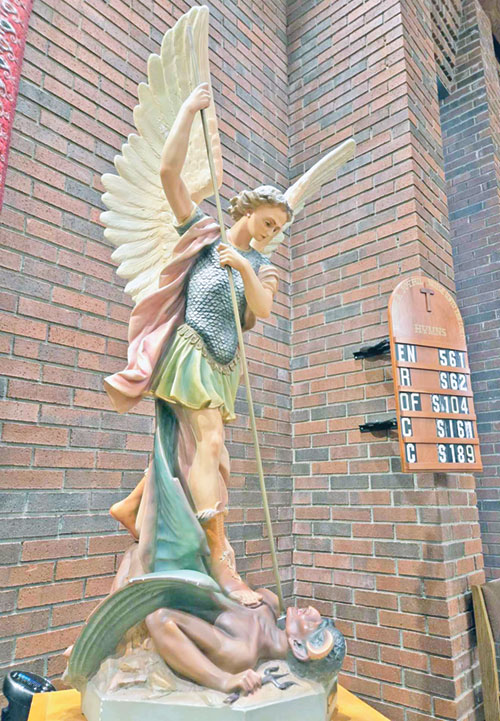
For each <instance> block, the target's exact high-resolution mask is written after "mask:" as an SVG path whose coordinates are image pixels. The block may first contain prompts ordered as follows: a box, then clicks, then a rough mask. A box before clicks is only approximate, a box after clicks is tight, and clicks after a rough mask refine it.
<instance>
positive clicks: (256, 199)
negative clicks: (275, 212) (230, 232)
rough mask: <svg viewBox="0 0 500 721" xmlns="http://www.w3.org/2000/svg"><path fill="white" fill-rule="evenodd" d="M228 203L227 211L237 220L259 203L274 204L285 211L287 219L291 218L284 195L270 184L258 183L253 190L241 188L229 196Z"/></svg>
mask: <svg viewBox="0 0 500 721" xmlns="http://www.w3.org/2000/svg"><path fill="white" fill-rule="evenodd" d="M229 203H230V206H229V208H228V213H229V215H230V216H231V218H233V220H239V219H240V218H242V217H243V216H244V215H246V214H247V213H248V212H249V211H250V212H251V211H253V210H255V209H256V208H259V207H260V206H261V205H274V206H276V207H278V208H281V209H282V210H284V211H285V213H286V214H287V220H288V221H291V220H292V218H293V210H292V209H291V208H290V206H289V205H288V203H287V202H286V198H285V196H284V195H283V193H282V192H280V191H279V190H278V189H277V188H273V186H272V185H259V187H258V188H255V190H242V191H241V193H238V195H235V196H234V198H231V199H230V201H229Z"/></svg>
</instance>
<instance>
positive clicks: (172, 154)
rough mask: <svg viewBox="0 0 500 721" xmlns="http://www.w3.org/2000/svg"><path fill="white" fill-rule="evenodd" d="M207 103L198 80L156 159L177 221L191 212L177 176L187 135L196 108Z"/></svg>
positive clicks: (207, 93)
mask: <svg viewBox="0 0 500 721" xmlns="http://www.w3.org/2000/svg"><path fill="white" fill-rule="evenodd" d="M209 104H210V91H209V88H208V83H202V84H201V85H198V87H197V88H195V89H194V90H193V92H192V93H191V94H190V95H189V97H188V98H187V99H186V100H185V101H184V103H183V104H182V106H181V109H180V110H179V112H178V113H177V117H176V118H175V121H174V124H173V125H172V128H171V130H170V132H169V134H168V137H167V139H166V141H165V145H164V146H163V150H162V154H161V161H160V178H161V182H162V185H163V190H164V191H165V195H166V196H167V200H168V202H169V204H170V207H171V208H172V210H173V211H174V214H175V217H176V218H177V220H178V222H179V223H182V222H183V221H184V220H186V219H187V218H188V217H189V215H190V214H191V211H192V208H193V203H192V201H191V196H190V194H189V191H188V189H187V187H186V185H185V183H184V181H183V180H182V178H181V173H182V168H183V166H184V161H185V160H186V154H187V150H188V144H189V135H190V133H191V126H192V125H193V120H194V116H195V115H196V113H197V111H198V110H201V109H202V108H207V107H208V106H209Z"/></svg>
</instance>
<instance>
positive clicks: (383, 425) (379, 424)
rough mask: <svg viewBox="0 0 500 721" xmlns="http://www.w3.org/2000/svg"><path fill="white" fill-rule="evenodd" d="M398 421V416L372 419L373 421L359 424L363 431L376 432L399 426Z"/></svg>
mask: <svg viewBox="0 0 500 721" xmlns="http://www.w3.org/2000/svg"><path fill="white" fill-rule="evenodd" d="M397 427H398V422H397V420H396V418H387V420H385V421H372V422H371V423H362V424H361V425H360V426H359V430H360V431H361V433H374V432H375V431H389V430H391V429H392V428H397Z"/></svg>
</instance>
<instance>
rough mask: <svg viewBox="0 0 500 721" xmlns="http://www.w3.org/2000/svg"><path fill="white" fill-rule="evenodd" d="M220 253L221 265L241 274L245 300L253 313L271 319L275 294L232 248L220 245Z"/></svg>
mask: <svg viewBox="0 0 500 721" xmlns="http://www.w3.org/2000/svg"><path fill="white" fill-rule="evenodd" d="M218 251H219V257H220V262H221V265H230V266H231V268H234V269H235V270H238V271H239V272H240V273H241V277H242V279H243V285H244V288H245V298H246V300H247V303H248V307H249V308H250V310H251V311H252V313H254V314H255V315H256V316H257V318H269V316H270V315H271V309H272V305H273V292H272V291H271V290H270V289H269V288H266V287H264V285H263V284H262V283H261V281H260V280H259V278H258V277H257V274H256V273H255V271H254V269H253V268H252V266H251V265H250V263H249V262H248V260H247V259H246V258H244V257H243V256H241V255H240V254H239V253H238V252H237V251H236V250H235V249H234V248H233V247H232V246H230V245H224V244H223V243H219V247H218Z"/></svg>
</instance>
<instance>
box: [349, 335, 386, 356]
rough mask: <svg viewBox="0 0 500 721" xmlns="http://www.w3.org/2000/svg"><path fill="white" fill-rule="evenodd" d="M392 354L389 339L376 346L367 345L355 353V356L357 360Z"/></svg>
mask: <svg viewBox="0 0 500 721" xmlns="http://www.w3.org/2000/svg"><path fill="white" fill-rule="evenodd" d="M390 352H391V344H390V343H389V338H384V340H380V341H379V342H378V343H375V344H374V345H365V346H363V347H362V348H360V349H359V350H355V351H354V352H353V356H354V357H355V358H356V360H359V358H373V357H374V356H378V355H384V354H385V353H390Z"/></svg>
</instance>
